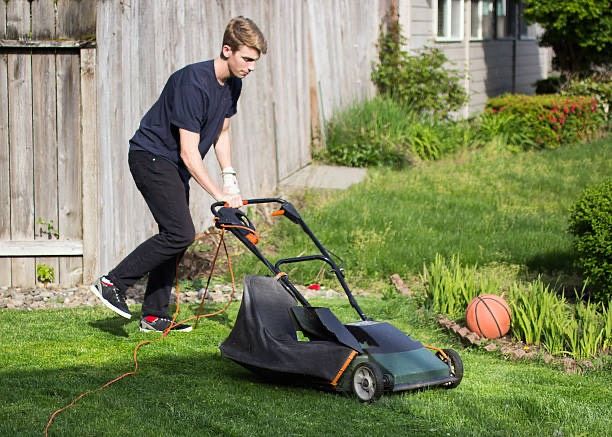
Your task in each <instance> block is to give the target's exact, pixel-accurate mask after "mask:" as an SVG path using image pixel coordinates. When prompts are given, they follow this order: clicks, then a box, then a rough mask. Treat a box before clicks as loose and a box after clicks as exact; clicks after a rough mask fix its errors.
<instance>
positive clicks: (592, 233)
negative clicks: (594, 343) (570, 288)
mask: <svg viewBox="0 0 612 437" xmlns="http://www.w3.org/2000/svg"><path fill="white" fill-rule="evenodd" d="M569 230H570V232H571V233H572V234H573V235H574V236H575V237H576V242H575V247H576V251H577V252H578V257H579V261H578V262H579V264H580V266H581V268H582V270H583V272H584V274H585V275H586V276H587V277H588V278H589V280H590V281H592V286H593V292H592V295H593V297H594V298H595V299H597V300H600V301H602V302H609V301H610V299H611V298H612V179H608V180H606V181H604V182H603V183H601V184H599V185H596V186H593V187H589V188H587V189H586V190H585V191H584V193H583V194H582V196H581V198H580V199H579V200H578V202H577V203H576V204H575V205H574V207H573V209H572V211H571V215H570V227H569Z"/></svg>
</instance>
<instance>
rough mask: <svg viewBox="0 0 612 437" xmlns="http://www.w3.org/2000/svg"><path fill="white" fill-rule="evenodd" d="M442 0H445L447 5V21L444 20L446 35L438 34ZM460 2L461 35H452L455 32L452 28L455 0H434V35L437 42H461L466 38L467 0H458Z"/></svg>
mask: <svg viewBox="0 0 612 437" xmlns="http://www.w3.org/2000/svg"><path fill="white" fill-rule="evenodd" d="M440 1H444V5H445V10H446V14H445V16H444V17H445V20H444V21H445V22H444V27H445V35H444V36H440V35H438V17H439V14H438V10H439V7H438V4H439V3H440ZM458 1H459V2H460V7H459V15H460V16H459V32H458V33H459V36H452V34H453V29H452V23H453V20H452V3H453V0H435V1H434V2H433V4H434V7H433V17H434V19H433V33H434V37H435V41H436V42H461V41H463V40H464V39H465V35H464V33H465V0H458Z"/></svg>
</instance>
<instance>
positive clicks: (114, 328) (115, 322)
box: [89, 314, 140, 338]
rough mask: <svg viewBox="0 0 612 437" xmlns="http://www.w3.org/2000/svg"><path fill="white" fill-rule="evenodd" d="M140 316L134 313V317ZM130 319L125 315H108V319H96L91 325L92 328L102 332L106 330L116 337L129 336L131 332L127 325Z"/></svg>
mask: <svg viewBox="0 0 612 437" xmlns="http://www.w3.org/2000/svg"><path fill="white" fill-rule="evenodd" d="M135 316H136V317H138V318H140V315H134V314H133V315H132V317H135ZM130 322H131V320H130V319H126V318H125V317H121V316H115V317H108V318H106V319H101V320H94V321H91V322H89V326H91V327H92V328H95V329H98V330H100V331H102V332H106V333H108V334H111V335H114V336H115V337H126V338H127V337H129V334H128V332H127V330H126V328H125V327H126V325H127V324H128V323H130Z"/></svg>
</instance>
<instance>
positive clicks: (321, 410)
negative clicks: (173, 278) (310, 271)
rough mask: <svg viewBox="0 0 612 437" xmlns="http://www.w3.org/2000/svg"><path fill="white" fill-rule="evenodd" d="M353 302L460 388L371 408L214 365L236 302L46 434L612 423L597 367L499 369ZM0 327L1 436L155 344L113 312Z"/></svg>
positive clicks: (388, 431) (428, 330)
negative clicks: (432, 358) (459, 367)
mask: <svg viewBox="0 0 612 437" xmlns="http://www.w3.org/2000/svg"><path fill="white" fill-rule="evenodd" d="M361 303H362V305H363V307H364V309H365V311H366V313H367V314H368V315H370V316H371V317H373V318H375V319H378V320H388V321H390V322H392V323H393V324H395V325H396V326H398V327H399V328H401V329H402V330H404V331H406V332H408V333H410V334H411V335H413V336H414V337H415V338H418V339H420V340H421V341H423V342H425V343H433V344H436V345H438V346H442V347H453V348H455V349H457V350H459V352H460V353H461V356H462V358H463V360H464V364H465V368H466V374H465V377H464V380H463V382H462V384H461V385H460V386H459V387H458V388H457V389H454V390H444V389H435V390H427V391H418V392H409V393H402V394H390V395H386V396H384V397H383V398H382V399H381V400H380V401H379V402H378V403H376V404H372V405H364V404H360V403H359V402H357V401H356V400H355V399H354V398H352V397H349V396H346V395H339V394H334V393H327V392H322V391H319V390H315V389H311V388H308V387H294V386H286V385H276V384H271V383H269V382H266V381H263V380H261V379H259V378H257V377H255V376H254V375H253V374H251V373H250V372H248V371H246V370H243V369H242V368H241V367H239V366H237V365H236V364H234V363H232V362H229V361H225V360H223V359H222V358H221V357H220V354H219V351H218V345H219V344H220V343H221V341H222V340H223V339H224V338H225V337H226V336H227V335H228V333H229V330H230V329H231V324H232V321H233V320H234V318H235V315H236V312H237V308H238V304H237V303H236V304H234V305H232V307H231V309H230V313H229V315H228V316H227V317H220V318H218V319H216V320H207V321H204V322H203V323H202V324H201V325H200V326H199V327H198V329H197V330H195V331H194V332H192V333H190V334H182V335H180V334H177V335H171V336H170V337H168V338H167V339H166V340H164V341H161V342H156V343H153V344H151V345H147V346H145V347H144V348H143V349H142V350H141V352H140V354H139V361H140V365H141V370H140V372H139V373H138V374H137V375H136V376H133V377H128V378H126V379H124V380H122V381H120V382H118V383H117V384H115V385H112V386H111V387H109V388H107V389H105V390H103V391H98V392H94V393H92V394H90V395H89V396H87V397H85V398H83V399H82V400H81V401H80V402H79V403H78V404H77V406H76V407H74V408H71V409H69V410H67V411H66V412H64V413H63V414H61V415H59V416H58V417H57V419H56V421H55V423H54V424H53V426H52V428H51V435H109V436H110V435H146V434H149V433H151V432H155V434H158V435H233V436H242V435H256V436H269V435H296V436H309V435H329V434H332V433H333V434H334V435H341V436H345V435H346V436H349V435H411V434H414V435H499V436H505V435H579V434H587V433H588V435H602V436H603V435H606V433H607V432H608V431H609V429H610V427H612V420H611V418H610V414H609V413H610V399H612V388H611V387H612V376H611V374H610V372H604V371H599V372H593V373H589V374H587V375H586V376H579V375H566V374H564V373H563V372H561V371H560V370H559V369H557V368H554V367H550V366H546V365H543V364H538V363H516V362H507V361H505V360H503V359H501V358H499V357H498V356H497V355H494V354H485V353H483V352H478V351H475V350H466V349H463V348H461V347H460V346H459V345H457V344H454V343H453V342H452V341H451V340H449V338H448V337H447V336H446V334H444V333H443V332H441V331H440V330H439V329H438V328H437V327H435V326H434V325H433V324H432V323H431V322H430V321H429V318H428V317H427V315H425V314H423V313H422V312H421V311H420V310H419V309H417V307H416V306H415V304H414V303H413V302H410V301H408V300H406V299H404V298H398V299H392V300H380V299H372V298H363V299H361ZM315 304H318V305H326V306H327V305H329V306H331V308H332V309H333V310H334V311H335V312H336V313H337V314H338V315H339V317H341V318H342V319H343V320H355V319H356V315H355V313H354V312H353V311H352V309H351V308H350V306H349V305H348V304H347V303H346V301H344V300H331V301H330V300H322V301H317V302H315ZM135 309H136V308H135ZM185 312H186V313H187V312H188V311H187V310H186V311H185ZM183 315H187V314H185V313H184V314H183ZM41 328H44V329H45V330H46V331H48V334H49V335H44V334H41ZM0 329H2V332H3V342H2V345H3V347H2V349H3V353H2V355H1V356H0V378H1V379H2V381H3V383H2V384H1V385H0V399H2V407H1V408H0V435H41V434H42V431H43V429H44V426H45V424H46V422H47V419H48V417H49V415H50V414H51V413H52V412H53V411H54V410H56V409H57V408H60V407H62V406H63V405H65V404H67V403H68V402H69V401H70V400H71V399H73V398H74V397H75V396H77V395H78V394H79V393H81V392H85V391H89V390H94V389H96V388H97V387H99V386H100V385H101V384H103V383H104V382H106V381H108V380H110V379H112V378H114V377H116V376H118V375H120V374H122V373H124V372H126V371H129V370H131V369H132V362H131V356H132V350H133V348H134V347H135V346H136V344H137V343H138V342H139V341H141V340H143V339H151V338H155V337H151V336H150V335H148V334H143V333H139V332H138V326H137V321H136V320H134V321H129V322H128V321H124V320H122V319H119V318H117V317H113V316H111V315H110V314H109V312H108V311H107V310H106V309H104V308H102V307H97V308H94V309H76V310H66V311H36V312H24V311H6V310H3V311H1V312H0ZM45 337H48V339H45Z"/></svg>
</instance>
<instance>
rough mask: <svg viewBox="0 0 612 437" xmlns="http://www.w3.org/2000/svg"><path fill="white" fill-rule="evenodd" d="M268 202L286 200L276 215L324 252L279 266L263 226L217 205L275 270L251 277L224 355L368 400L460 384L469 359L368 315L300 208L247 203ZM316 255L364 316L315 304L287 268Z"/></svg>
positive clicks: (269, 374) (218, 222) (225, 225)
mask: <svg viewBox="0 0 612 437" xmlns="http://www.w3.org/2000/svg"><path fill="white" fill-rule="evenodd" d="M263 203H275V204H278V206H279V207H278V209H277V210H275V211H274V212H273V213H272V215H274V216H283V217H285V218H287V219H289V220H290V221H291V222H293V223H295V224H297V225H299V226H300V227H301V228H302V230H303V231H304V232H305V233H306V234H307V235H308V237H309V238H310V239H311V240H312V242H313V243H314V246H315V247H316V248H317V249H318V251H319V252H320V253H317V254H314V255H305V256H296V257H293V258H283V259H279V260H278V261H276V263H274V264H272V262H270V261H269V260H268V259H267V258H266V257H265V256H264V255H263V254H262V252H261V251H260V250H259V249H258V248H257V242H258V236H257V233H256V230H255V226H254V225H253V223H252V222H251V220H250V219H249V218H248V217H247V215H246V214H245V213H244V212H242V211H241V210H239V209H237V208H229V207H226V206H225V205H224V204H223V203H222V202H216V203H214V204H213V205H212V206H211V210H212V212H213V214H214V216H215V226H216V227H218V228H220V229H226V230H228V231H229V232H231V233H232V234H233V235H234V236H235V237H236V238H238V240H240V241H241V242H242V243H243V244H244V245H245V246H246V247H247V248H248V249H249V250H250V251H251V252H252V253H253V254H254V255H255V256H256V257H257V258H259V260H260V261H261V262H263V263H264V264H265V265H266V266H267V268H268V269H269V270H270V271H271V272H272V273H273V275H274V276H271V277H268V276H255V275H251V276H247V277H246V278H245V281H244V291H243V296H242V302H241V305H240V309H239V311H238V315H237V318H236V322H235V324H234V327H233V329H232V331H231V332H230V334H229V336H228V338H227V339H226V340H225V341H224V342H223V343H222V344H221V346H220V350H221V355H222V356H223V357H225V358H228V359H230V360H232V361H234V362H236V363H238V364H240V365H241V366H243V367H245V368H247V369H249V370H251V371H253V372H255V373H257V374H259V375H262V376H264V377H266V378H271V379H273V380H279V381H284V382H287V381H290V382H295V383H302V384H304V383H305V384H308V385H314V386H317V387H319V388H324V389H328V390H332V391H337V392H345V393H351V392H352V393H354V394H355V395H356V396H357V398H358V399H359V400H360V401H362V402H373V401H376V400H377V399H378V398H380V396H381V395H382V394H383V393H384V392H399V391H405V390H412V389H420V388H425V387H432V386H441V387H444V388H454V387H457V386H458V385H459V383H460V382H461V378H462V377H463V364H462V361H461V358H460V357H459V354H458V353H457V352H456V351H454V350H452V349H438V348H434V347H430V346H424V345H423V344H421V343H420V342H418V341H416V340H414V339H413V338H411V337H409V336H408V335H406V334H404V333H403V332H402V331H400V330H399V329H397V328H395V327H394V326H392V325H391V324H389V323H386V322H379V321H374V320H372V319H370V318H368V317H367V316H366V315H365V314H364V313H363V311H362V310H361V308H360V307H359V304H358V303H357V301H356V300H355V298H354V296H353V294H352V293H351V290H350V289H349V287H348V285H347V283H346V280H345V275H344V271H343V269H341V268H340V267H339V265H338V264H337V263H336V261H335V260H334V258H333V257H332V256H331V254H330V252H329V251H328V250H327V249H326V248H325V247H324V246H323V245H322V244H321V242H320V241H319V240H318V239H317V238H316V237H315V235H314V234H313V233H312V231H311V230H310V228H309V227H308V226H307V225H306V223H305V222H304V221H303V220H302V218H301V217H300V215H299V213H298V211H297V210H296V208H295V207H294V206H293V205H292V204H291V203H290V202H288V201H286V200H283V199H279V198H263V199H250V200H245V201H244V204H245V205H247V204H249V205H253V204H263ZM310 261H319V262H324V263H326V264H327V265H328V266H329V267H330V268H331V272H333V274H334V275H335V276H336V278H337V279H338V282H339V283H340V285H341V286H342V289H343V290H344V292H345V293H346V296H347V297H348V300H349V302H350V304H351V306H352V307H353V308H354V310H355V311H356V312H357V314H358V315H359V318H360V320H358V321H356V322H353V323H346V324H343V323H342V322H341V321H340V320H339V319H338V318H337V317H336V316H335V315H334V314H333V313H332V312H331V310H330V309H329V308H325V307H315V306H312V305H310V303H309V302H308V301H307V300H306V298H305V297H304V296H303V295H302V294H301V293H300V292H299V291H298V289H297V288H296V287H295V285H294V284H293V283H292V282H291V281H290V280H289V277H288V275H287V274H286V273H284V272H283V271H282V270H281V267H282V266H283V265H286V264H293V263H300V262H310ZM298 333H301V335H299V336H298Z"/></svg>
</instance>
